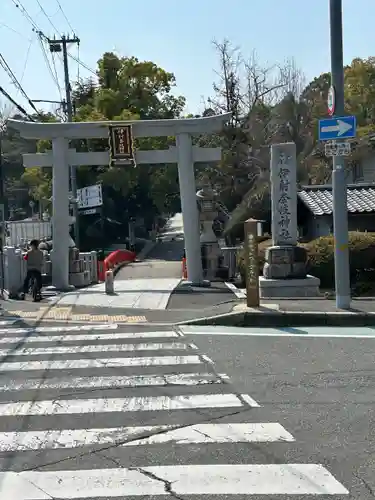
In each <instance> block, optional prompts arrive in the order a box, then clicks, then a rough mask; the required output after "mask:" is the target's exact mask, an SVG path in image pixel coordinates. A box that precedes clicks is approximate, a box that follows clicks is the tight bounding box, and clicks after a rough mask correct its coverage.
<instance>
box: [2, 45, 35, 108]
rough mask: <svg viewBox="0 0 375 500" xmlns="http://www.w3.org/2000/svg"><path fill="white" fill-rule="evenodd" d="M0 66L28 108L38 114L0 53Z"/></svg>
mask: <svg viewBox="0 0 375 500" xmlns="http://www.w3.org/2000/svg"><path fill="white" fill-rule="evenodd" d="M0 66H1V67H2V68H3V69H4V70H5V72H6V73H7V74H8V75H9V76H10V78H11V80H12V82H13V84H14V85H15V86H16V87H17V88H18V90H19V91H20V92H21V94H22V95H23V96H24V98H25V99H26V100H27V101H28V103H29V104H30V106H31V107H32V108H33V110H34V111H35V112H36V113H38V114H39V111H38V110H37V109H36V107H35V105H34V104H33V103H32V101H31V100H30V98H29V96H28V95H27V94H26V92H25V91H24V89H23V87H22V85H21V84H20V82H19V81H18V80H17V78H16V75H15V74H14V73H13V71H12V70H11V69H10V67H9V64H8V63H7V62H6V60H5V59H4V56H3V55H2V54H1V52H0Z"/></svg>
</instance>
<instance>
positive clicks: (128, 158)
mask: <svg viewBox="0 0 375 500" xmlns="http://www.w3.org/2000/svg"><path fill="white" fill-rule="evenodd" d="M109 148H110V161H111V165H121V163H123V164H126V165H128V164H129V163H130V164H131V165H133V166H135V157H134V147H133V134H132V128H131V125H113V126H110V127H109Z"/></svg>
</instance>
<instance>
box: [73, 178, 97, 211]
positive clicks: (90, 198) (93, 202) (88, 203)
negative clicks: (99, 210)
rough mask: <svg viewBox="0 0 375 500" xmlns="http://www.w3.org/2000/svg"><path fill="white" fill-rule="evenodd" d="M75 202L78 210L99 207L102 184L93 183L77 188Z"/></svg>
mask: <svg viewBox="0 0 375 500" xmlns="http://www.w3.org/2000/svg"><path fill="white" fill-rule="evenodd" d="M77 202H78V208H79V209H80V210H82V209H84V210H86V209H90V208H94V207H101V206H102V205H103V195H102V185H101V184H93V185H92V186H86V187H84V188H81V189H77Z"/></svg>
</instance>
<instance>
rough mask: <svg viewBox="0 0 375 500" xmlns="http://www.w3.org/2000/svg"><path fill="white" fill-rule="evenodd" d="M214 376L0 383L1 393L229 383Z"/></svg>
mask: <svg viewBox="0 0 375 500" xmlns="http://www.w3.org/2000/svg"><path fill="white" fill-rule="evenodd" d="M219 377H220V378H217V377H216V375H215V374H214V373H180V374H178V375H174V374H172V375H168V374H166V375H160V374H155V375H152V374H151V375H132V376H122V377H118V376H114V377H58V378H57V377H55V378H48V379H35V378H30V379H24V380H21V381H18V380H10V381H8V382H4V381H1V380H0V391H3V392H10V391H28V390H34V389H37V390H44V389H60V390H61V389H96V388H101V389H108V388H110V389H111V388H113V389H115V388H118V387H147V386H165V385H175V386H181V385H182V386H196V385H205V384H223V380H229V376H228V375H219Z"/></svg>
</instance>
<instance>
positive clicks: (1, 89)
mask: <svg viewBox="0 0 375 500" xmlns="http://www.w3.org/2000/svg"><path fill="white" fill-rule="evenodd" d="M0 92H1V93H2V94H3V96H5V97H6V98H7V99H8V101H10V102H11V103H12V104H13V106H15V107H16V108H17V109H18V111H20V112H21V113H22V114H23V115H25V116H26V117H27V118H28V119H29V120H30V121H32V122H33V121H35V120H34V119H33V118H32V117H31V116H30V115H29V113H28V112H27V111H26V110H25V108H23V107H22V106H21V105H20V104H18V102H17V101H15V100H14V99H13V97H11V96H10V95H9V94H8V92H7V91H6V90H5V89H3V87H1V86H0Z"/></svg>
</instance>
